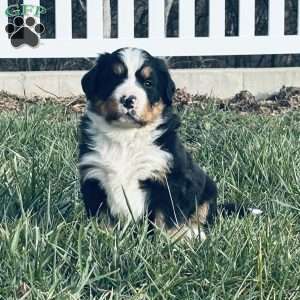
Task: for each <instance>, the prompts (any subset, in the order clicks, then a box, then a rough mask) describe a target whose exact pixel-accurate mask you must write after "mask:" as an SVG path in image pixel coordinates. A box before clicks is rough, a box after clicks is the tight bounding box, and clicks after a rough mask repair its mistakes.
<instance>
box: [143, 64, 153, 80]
mask: <svg viewBox="0 0 300 300" xmlns="http://www.w3.org/2000/svg"><path fill="white" fill-rule="evenodd" d="M141 74H142V76H143V77H144V79H147V78H149V77H150V76H151V74H152V68H151V67H144V68H143V69H142V71H141Z"/></svg>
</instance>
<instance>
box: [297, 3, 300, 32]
mask: <svg viewBox="0 0 300 300" xmlns="http://www.w3.org/2000/svg"><path fill="white" fill-rule="evenodd" d="M297 27H298V35H300V0H298V26H297Z"/></svg>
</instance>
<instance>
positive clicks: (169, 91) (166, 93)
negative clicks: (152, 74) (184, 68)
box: [156, 58, 176, 106]
mask: <svg viewBox="0 0 300 300" xmlns="http://www.w3.org/2000/svg"><path fill="white" fill-rule="evenodd" d="M156 62H157V67H158V70H159V73H160V80H161V82H162V84H163V95H162V98H163V101H164V102H165V104H166V105H167V106H170V105H171V104H172V101H173V97H174V94H175V89H176V86H175V83H174V81H173V80H172V78H171V75H170V72H169V70H168V67H167V65H166V63H165V62H164V61H163V60H162V59H160V58H156Z"/></svg>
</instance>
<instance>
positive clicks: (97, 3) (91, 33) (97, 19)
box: [87, 0, 103, 39]
mask: <svg viewBox="0 0 300 300" xmlns="http://www.w3.org/2000/svg"><path fill="white" fill-rule="evenodd" d="M102 37H103V1H102V0H87V38H88V39H100V38H102Z"/></svg>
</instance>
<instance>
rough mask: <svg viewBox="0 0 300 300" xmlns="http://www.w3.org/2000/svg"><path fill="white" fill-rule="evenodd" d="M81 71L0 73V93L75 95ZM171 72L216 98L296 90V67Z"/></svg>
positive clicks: (181, 84)
mask: <svg viewBox="0 0 300 300" xmlns="http://www.w3.org/2000/svg"><path fill="white" fill-rule="evenodd" d="M85 72H86V71H49V72H48V71H46V72H0V90H4V91H7V92H9V93H13V94H17V95H22V96H24V95H25V96H28V97H32V96H51V95H52V96H53V95H55V96H58V97H69V96H77V95H80V94H82V93H83V92H82V90H81V84H80V80H81V78H82V76H83V74H85ZM171 73H172V77H173V79H174V80H175V82H176V85H177V87H178V88H186V90H187V91H188V92H189V93H192V94H197V93H198V94H208V95H211V96H212V97H219V98H228V97H231V96H233V95H235V94H236V93H238V92H240V91H242V90H249V91H250V92H251V93H252V94H254V95H255V96H256V97H258V98H260V97H264V96H266V95H269V94H272V93H273V92H275V91H278V90H279V89H280V88H281V87H282V86H283V85H286V86H299V87H300V68H269V69H184V70H183V69H180V70H178V69H176V70H171Z"/></svg>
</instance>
